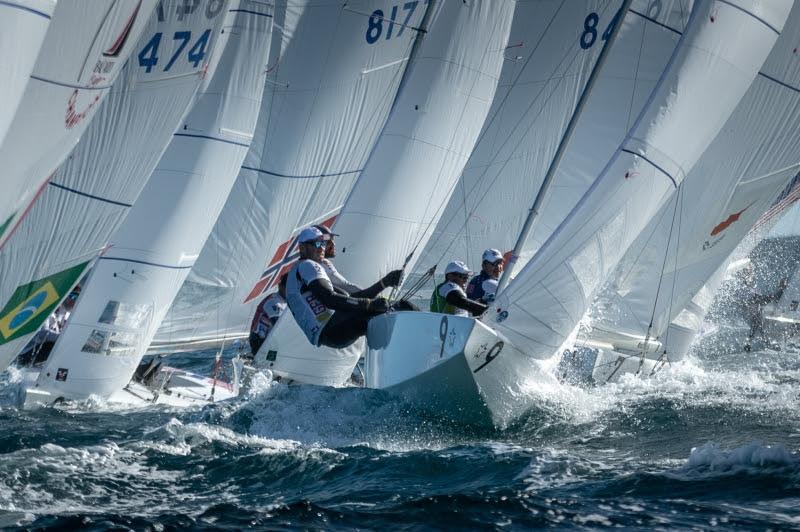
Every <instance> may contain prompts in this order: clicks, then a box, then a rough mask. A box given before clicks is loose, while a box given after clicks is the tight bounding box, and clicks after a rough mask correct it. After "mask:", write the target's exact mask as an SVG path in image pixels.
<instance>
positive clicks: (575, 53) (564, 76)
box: [431, 4, 610, 262]
mask: <svg viewBox="0 0 800 532" xmlns="http://www.w3.org/2000/svg"><path fill="white" fill-rule="evenodd" d="M562 5H563V4H562ZM609 5H610V4H607V5H606V8H605V9H604V10H603V11H602V13H603V14H605V10H606V9H608V6H609ZM553 20H554V19H553ZM553 20H551V21H550V23H549V24H548V27H547V28H546V29H545V32H544V33H543V34H542V37H541V38H540V40H539V43H540V42H541V40H542V39H544V36H545V35H546V34H547V29H548V28H549V26H550V25H551V24H552V22H553ZM537 48H538V44H537ZM533 52H535V50H534V51H533ZM533 52H531V55H530V56H529V58H528V60H530V58H531V57H532V56H533ZM579 53H581V52H580V51H579V50H577V49H568V50H567V52H566V53H565V55H564V56H563V57H562V58H561V60H560V61H559V63H558V64H557V65H556V66H555V68H554V70H553V72H552V73H551V75H550V77H549V78H548V80H547V81H552V80H554V79H558V82H557V83H556V85H555V86H554V87H553V89H552V92H551V93H550V94H549V95H547V96H546V97H545V101H544V102H543V103H544V104H545V105H543V106H542V107H541V108H540V109H539V112H538V114H537V115H536V117H535V118H534V119H533V121H531V123H530V124H529V126H528V128H527V129H526V131H525V133H524V134H522V135H519V140H518V141H517V144H516V146H515V147H514V148H513V150H512V153H516V151H517V150H518V149H519V146H520V145H521V144H522V141H523V140H524V138H525V134H527V132H528V131H530V130H531V128H533V127H534V125H535V123H536V121H537V120H538V119H539V116H541V114H542V112H543V111H544V109H545V107H546V104H547V103H548V102H549V101H550V99H551V98H552V97H553V96H554V95H555V93H556V91H557V89H558V88H559V87H560V83H561V81H563V80H564V79H567V78H568V77H572V76H568V75H567V70H568V69H569V67H570V66H571V64H572V63H573V62H574V59H575V58H576V57H577V56H578V54H579ZM570 55H572V58H573V60H572V61H570V62H569V64H568V65H567V70H565V71H564V73H563V74H562V75H561V76H556V75H555V72H557V71H558V70H559V69H560V68H561V67H562V65H564V63H565V61H566V60H567V58H568V57H569V56H570ZM526 65H527V61H526ZM524 69H525V66H523V69H522V70H521V71H520V73H519V74H518V76H517V79H515V81H514V82H513V83H512V85H511V87H512V88H513V87H514V86H515V85H516V83H517V80H518V78H519V76H521V75H522V72H524ZM546 88H547V85H545V86H543V87H542V89H541V90H540V91H539V92H538V93H537V94H536V96H535V97H534V98H533V100H532V101H531V103H530V104H529V105H528V107H527V109H526V110H525V111H524V112H523V113H521V114H520V118H519V120H518V121H517V123H516V124H515V125H514V127H513V128H512V131H511V132H510V133H509V135H508V137H507V138H506V140H505V141H504V142H503V143H501V146H504V145H506V144H507V142H508V141H509V140H510V139H511V137H513V136H514V135H515V134H516V133H517V128H519V126H520V124H521V123H522V121H523V119H524V118H525V116H526V115H527V113H528V112H529V111H530V109H531V108H532V107H533V106H534V104H536V103H537V101H538V100H539V97H540V96H541V95H542V94H543V93H544V91H545V90H546ZM510 92H511V89H509V91H508V92H507V93H506V97H505V98H504V100H503V102H502V104H501V108H502V106H504V105H505V99H506V98H507V97H508V95H509V94H510ZM498 114H499V111H498ZM495 116H496V115H495ZM487 130H488V126H484V131H487ZM499 152H500V150H496V151H495V155H494V157H493V158H492V161H490V162H489V164H487V165H486V166H485V168H484V170H483V172H482V173H481V175H480V176H479V177H478V178H477V179H476V181H475V183H474V184H473V185H472V188H471V189H470V191H469V192H468V193H467V195H468V196H469V195H472V193H473V192H474V191H475V189H476V188H477V187H478V186H479V185H481V184H482V183H484V181H483V180H484V179H485V178H486V173H487V172H488V170H489V168H490V167H491V166H492V164H493V163H494V162H495V161H496V160H497V156H498V155H499ZM511 159H512V158H511V157H510V158H508V159H506V160H505V161H503V165H502V167H501V168H500V170H499V171H498V172H497V174H496V175H495V176H494V179H492V181H491V183H489V186H488V187H486V189H485V190H484V192H483V194H482V195H481V196H480V198H479V199H478V202H477V203H476V206H477V205H480V204H481V203H482V202H483V201H484V200H485V199H486V196H487V195H488V194H489V191H490V190H491V188H492V186H493V185H494V184H495V183H496V182H497V180H498V179H499V178H500V176H501V174H502V172H503V170H504V169H505V167H506V165H507V164H508V163H509V162H510V160H511ZM455 216H456V215H453V216H451V217H450V218H449V219H448V220H447V221H446V223H445V225H449V224H450V223H451V222H452V221H453V220H454V219H455ZM468 223H469V217H467V218H465V220H464V221H463V222H462V223H461V226H460V227H459V229H458V230H457V231H456V232H455V234H456V235H458V234H460V233H461V232H462V231H463V230H464V228H465V227H467V225H468ZM442 236H444V232H440V233H439V235H438V236H437V238H436V240H435V241H434V242H433V244H432V245H431V247H433V246H435V245H436V244H438V242H439V240H440V239H441V238H442ZM455 241H456V239H452V240H451V241H450V244H449V245H448V246H447V247H446V248H445V249H444V251H443V252H442V254H441V255H440V257H439V259H438V262H441V261H442V260H443V258H444V256H445V255H446V254H447V253H448V252H449V251H450V249H451V248H452V246H453V244H454V243H455Z"/></svg>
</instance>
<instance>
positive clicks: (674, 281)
mask: <svg viewBox="0 0 800 532" xmlns="http://www.w3.org/2000/svg"><path fill="white" fill-rule="evenodd" d="M679 192H680V195H679V197H678V201H680V203H681V209H680V212H681V213H680V215H679V216H678V238H677V239H676V241H675V266H674V270H673V274H672V294H671V295H670V298H669V313H668V314H667V316H668V317H669V318H670V323H672V321H671V320H672V305H673V303H674V301H675V286H676V285H677V284H678V252H679V251H680V245H681V228H682V226H683V187H681V190H680V191H679ZM667 249H669V248H667ZM676 317H677V316H676ZM667 339H669V324H667V336H666V338H664V352H665V353H666V349H667V348H666V345H667V343H666V341H667Z"/></svg>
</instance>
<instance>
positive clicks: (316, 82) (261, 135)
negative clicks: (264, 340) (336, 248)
mask: <svg viewBox="0 0 800 532" xmlns="http://www.w3.org/2000/svg"><path fill="white" fill-rule="evenodd" d="M429 9H430V7H429V5H428V4H427V3H425V2H422V1H420V2H415V1H412V2H405V3H403V4H398V3H396V2H394V1H391V0H381V1H379V2H375V1H371V0H369V1H368V0H360V1H357V2H347V3H342V2H340V1H338V0H324V1H318V0H315V1H313V2H312V1H303V2H294V1H293V2H289V3H287V10H286V21H285V22H284V26H288V27H289V28H291V31H285V32H284V34H285V35H286V42H285V44H284V46H283V48H282V50H281V53H280V56H279V57H278V58H276V60H275V62H274V63H273V64H271V65H269V66H268V68H267V71H268V75H269V77H268V82H267V87H266V89H265V95H264V98H263V106H262V109H261V112H260V115H259V119H258V124H257V126H256V130H255V133H254V138H253V141H252V143H251V147H250V150H249V152H248V154H247V156H246V157H245V160H244V163H243V165H242V169H241V171H240V173H239V176H238V178H237V180H236V183H235V184H234V186H233V189H232V190H231V193H230V195H229V197H228V200H227V202H226V204H225V206H224V207H223V209H222V212H221V214H220V216H219V219H218V220H217V223H216V225H215V226H214V229H213V231H212V232H211V235H210V236H209V238H208V240H207V241H206V244H205V246H204V247H203V250H202V251H201V252H200V256H199V257H198V258H197V261H196V262H195V265H194V267H193V268H192V270H191V272H190V274H189V277H188V278H187V280H186V282H185V283H184V285H183V287H182V288H181V290H180V292H179V293H178V296H177V298H176V300H175V303H174V304H173V306H172V309H171V310H170V311H169V313H168V314H167V316H166V317H165V319H164V321H163V323H162V326H161V328H160V330H159V332H158V333H157V335H156V337H155V341H154V344H156V345H157V346H158V348H159V349H175V348H176V347H177V348H179V347H181V346H187V347H196V346H198V345H199V344H201V343H202V344H205V345H213V344H216V345H219V344H220V343H222V342H225V341H227V342H230V341H231V340H233V339H237V338H238V339H241V338H246V337H247V333H248V332H249V325H250V321H251V319H252V316H253V312H254V309H255V306H256V305H257V304H258V303H259V301H260V300H261V299H262V298H263V297H265V296H266V294H268V293H269V292H271V291H275V290H276V289H277V284H278V279H279V277H280V275H281V274H282V273H284V272H285V271H287V269H288V268H289V267H290V266H291V262H292V261H293V260H294V259H295V258H296V248H295V237H296V236H297V234H298V232H299V231H300V230H301V229H302V228H303V227H305V226H307V225H309V224H313V223H324V224H327V225H330V224H331V223H332V222H333V220H334V219H335V216H336V214H337V213H338V211H339V209H340V208H341V206H342V204H343V203H344V202H345V199H346V198H347V196H348V194H349V193H350V190H351V189H352V187H353V184H354V182H355V180H356V178H357V177H358V175H359V173H360V171H361V169H362V168H363V167H364V165H365V163H366V160H367V157H368V155H369V154H370V152H371V150H372V147H373V145H374V144H375V141H376V139H377V137H378V135H379V134H380V133H381V131H382V130H383V128H384V124H385V123H386V118H387V116H388V115H389V111H390V109H391V106H392V102H393V101H394V95H395V93H396V92H397V90H398V88H399V86H400V83H401V79H402V77H403V72H404V71H405V69H406V66H407V63H408V59H409V55H410V53H411V49H412V47H413V44H414V41H415V37H416V35H417V33H418V32H419V26H420V23H421V21H422V19H423V17H424V16H425V14H426V12H427V11H428V10H429ZM392 13H394V15H392ZM331 21H336V23H335V24H331ZM289 37H291V38H289Z"/></svg>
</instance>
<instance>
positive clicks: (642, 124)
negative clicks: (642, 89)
mask: <svg viewBox="0 0 800 532" xmlns="http://www.w3.org/2000/svg"><path fill="white" fill-rule="evenodd" d="M755 4H756V3H752V2H737V3H735V4H733V3H727V2H726V3H722V2H698V3H697V4H695V6H694V7H693V9H692V14H691V17H690V20H689V23H688V25H687V29H686V31H685V33H684V34H683V35H682V36H681V40H680V43H679V44H678V47H677V48H676V50H675V53H674V54H673V56H672V58H671V60H670V62H669V64H668V67H667V69H666V70H665V72H664V74H663V75H662V77H661V78H660V79H659V81H658V82H657V84H656V86H655V88H654V90H653V92H652V94H651V96H650V97H649V98H648V102H647V104H646V105H645V107H644V108H643V110H642V113H640V115H639V116H638V117H637V119H636V120H635V122H634V123H633V125H632V127H631V128H630V130H629V133H628V135H627V136H626V138H625V140H624V141H623V143H622V144H621V145H620V146H619V148H618V149H617V150H616V151H615V152H614V154H613V155H612V157H611V158H610V159H609V160H608V162H607V164H606V165H605V167H604V168H603V170H602V172H601V173H600V174H599V176H598V178H597V180H596V181H595V182H594V183H593V185H592V186H591V187H590V189H589V191H588V192H587V193H586V194H585V195H584V196H583V197H582V198H581V200H580V201H579V202H578V204H577V206H576V207H575V208H574V209H573V210H572V211H571V212H570V214H569V215H568V216H567V218H566V219H565V220H564V222H562V223H561V225H560V226H559V227H558V228H557V229H556V230H555V231H554V232H553V233H552V235H551V236H550V237H549V238H548V239H547V240H546V241H545V243H544V244H543V245H542V247H541V248H540V249H539V251H538V252H537V254H536V256H535V257H534V258H533V259H532V260H531V262H529V263H528V264H527V265H526V266H525V268H524V269H523V270H522V272H520V273H519V275H518V276H517V277H516V278H515V279H514V280H513V281H512V283H511V284H510V285H509V286H508V288H507V289H506V290H505V291H503V292H502V293H501V294H500V295H499V297H498V299H497V301H496V302H495V304H494V305H493V306H492V307H491V308H490V309H489V311H488V313H487V318H485V319H486V320H487V323H490V324H491V325H492V326H493V327H495V328H496V329H497V330H498V331H499V332H500V333H501V334H503V335H504V336H506V337H507V338H508V339H509V340H510V341H511V342H513V343H514V344H515V345H516V346H517V347H519V348H521V349H524V350H525V351H526V352H527V353H528V354H529V355H530V356H532V357H534V358H540V359H541V358H550V357H551V356H553V355H554V354H555V353H556V352H557V351H558V350H559V348H560V347H561V346H562V344H563V343H564V342H565V341H566V340H567V338H568V337H569V336H570V335H571V334H572V332H573V331H574V330H575V328H576V326H577V325H578V323H579V322H580V320H581V318H582V316H583V314H584V312H585V310H586V308H587V305H588V303H589V302H590V301H591V299H592V298H593V297H594V295H595V294H596V291H597V289H598V288H599V287H600V286H601V284H602V283H603V282H604V281H605V279H606V278H607V277H608V275H610V273H611V272H612V270H613V268H614V267H615V266H616V265H617V263H618V262H619V260H620V259H621V257H622V255H623V254H624V253H625V251H626V250H627V248H628V247H629V246H630V245H631V243H632V242H633V240H634V239H635V238H636V237H637V236H638V234H639V233H640V232H641V230H642V229H643V228H644V226H645V225H646V224H647V222H648V221H649V220H650V219H651V218H652V217H653V216H654V215H655V214H656V212H657V210H658V208H659V207H660V206H661V204H662V203H663V201H664V200H665V199H666V197H667V196H668V194H669V193H671V191H672V190H674V189H675V188H676V187H677V186H678V185H679V184H680V183H681V182H682V181H683V179H684V177H685V176H686V174H687V173H688V172H689V171H690V170H691V169H692V167H693V166H694V164H695V163H696V162H697V160H698V159H699V158H700V156H701V155H702V153H703V152H704V151H705V149H706V147H707V146H708V144H709V143H710V142H711V140H713V138H714V137H715V136H716V134H717V133H718V132H719V130H720V128H721V127H722V126H723V124H724V123H725V121H726V120H727V118H728V117H729V115H730V114H731V112H732V111H733V110H734V108H735V107H736V105H737V104H738V103H739V100H740V99H741V98H742V96H743V95H744V94H745V92H746V90H747V88H748V87H749V86H750V84H751V83H752V81H753V79H754V78H755V76H756V75H757V73H758V70H759V68H760V67H761V65H762V64H763V62H764V60H765V59H766V57H767V55H768V53H769V51H770V49H771V48H772V46H773V44H774V43H775V41H776V39H777V37H778V35H779V33H780V29H781V28H782V26H783V23H784V21H785V19H786V17H787V16H788V13H789V10H790V9H791V2H774V3H771V4H770V5H769V7H768V9H765V6H763V5H761V4H759V5H757V6H756V5H755ZM756 7H757V8H758V11H755V10H754V9H755V8H756ZM731 34H736V35H737V36H738V37H739V38H737V39H736V40H731V39H730V38H729V37H730V35H731ZM698 116H702V120H700V119H698ZM566 170H568V167H567V168H566Z"/></svg>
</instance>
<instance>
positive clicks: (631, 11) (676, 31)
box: [628, 9, 683, 35]
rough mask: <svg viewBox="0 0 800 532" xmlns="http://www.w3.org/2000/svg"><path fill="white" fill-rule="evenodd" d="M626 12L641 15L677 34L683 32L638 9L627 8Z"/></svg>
mask: <svg viewBox="0 0 800 532" xmlns="http://www.w3.org/2000/svg"><path fill="white" fill-rule="evenodd" d="M628 12H629V13H633V14H634V15H638V16H640V17H642V18H643V19H645V20H648V21H650V22H652V23H653V24H655V25H656V26H661V27H662V28H664V29H667V30H669V31H672V32H675V33H677V34H678V35H683V33H682V32H681V31H680V30H677V29H675V28H673V27H672V26H668V25H666V24H664V23H663V22H659V21H657V20H656V19H654V18H652V17H648V16H647V15H645V14H644V13H639V12H638V11H635V10H633V9H630V10H628Z"/></svg>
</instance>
